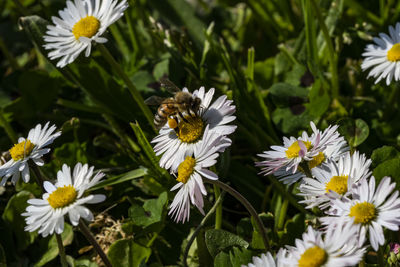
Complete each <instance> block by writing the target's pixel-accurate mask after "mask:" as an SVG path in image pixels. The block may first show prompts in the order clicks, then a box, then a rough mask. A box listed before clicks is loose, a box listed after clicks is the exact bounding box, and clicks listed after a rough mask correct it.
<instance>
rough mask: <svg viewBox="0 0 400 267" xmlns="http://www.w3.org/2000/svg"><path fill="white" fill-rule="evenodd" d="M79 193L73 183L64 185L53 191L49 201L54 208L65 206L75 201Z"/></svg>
mask: <svg viewBox="0 0 400 267" xmlns="http://www.w3.org/2000/svg"><path fill="white" fill-rule="evenodd" d="M77 195H78V193H77V192H76V190H75V188H74V187H73V186H72V185H64V186H63V187H59V188H57V189H56V190H55V191H53V193H51V194H50V196H49V198H48V199H47V201H48V202H49V204H50V206H51V207H52V208H53V209H58V208H64V207H67V206H69V205H70V204H72V203H74V202H75V200H76V196H77Z"/></svg>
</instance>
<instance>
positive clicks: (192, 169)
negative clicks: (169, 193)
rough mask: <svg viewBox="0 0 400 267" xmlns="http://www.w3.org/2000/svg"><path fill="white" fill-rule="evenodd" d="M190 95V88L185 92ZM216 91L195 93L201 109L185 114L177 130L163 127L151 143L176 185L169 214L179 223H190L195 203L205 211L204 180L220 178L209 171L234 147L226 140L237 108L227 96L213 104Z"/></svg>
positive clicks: (219, 98)
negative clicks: (191, 209)
mask: <svg viewBox="0 0 400 267" xmlns="http://www.w3.org/2000/svg"><path fill="white" fill-rule="evenodd" d="M183 91H184V92H188V89H187V88H184V89H183ZM213 96H214V88H211V89H210V90H208V91H207V92H206V91H205V89H204V87H201V88H200V89H199V90H195V91H194V92H193V93H192V97H193V98H197V97H198V98H200V99H201V107H200V109H199V110H198V111H197V112H195V113H196V114H195V115H193V114H187V113H183V114H182V115H183V117H182V118H179V123H178V127H176V128H174V129H172V128H170V127H169V125H168V123H167V124H166V125H164V126H163V127H162V128H161V129H160V132H159V135H158V136H156V137H155V138H154V139H153V140H152V143H154V151H155V153H156V155H158V156H159V155H162V156H161V158H160V162H159V163H160V166H161V167H162V168H165V169H167V170H169V171H170V173H172V174H173V175H174V176H175V177H176V180H177V182H178V183H177V184H176V185H175V186H174V187H173V188H172V189H171V190H177V189H179V191H178V192H177V193H176V195H175V198H174V200H173V201H172V203H171V205H170V211H169V215H171V216H172V217H173V218H174V219H175V221H177V222H183V223H184V222H185V221H187V220H189V215H190V206H191V204H193V205H194V206H196V207H197V208H198V209H199V211H200V212H201V213H202V214H204V211H203V206H204V202H203V196H205V195H207V191H206V189H205V186H204V182H203V178H205V179H206V180H207V179H210V180H217V179H218V176H217V174H216V173H214V172H213V171H211V170H209V169H208V168H210V167H212V166H214V165H215V164H216V163H217V158H218V156H219V153H221V152H223V151H224V150H225V149H226V148H227V147H229V146H230V145H231V140H230V139H229V138H228V137H227V136H228V135H229V134H231V133H233V132H234V131H235V129H236V126H235V125H229V124H228V123H230V122H232V121H233V120H235V118H236V117H235V116H233V113H234V112H235V110H236V107H235V106H234V105H233V101H232V100H228V99H227V97H226V95H222V96H220V97H218V98H217V99H216V100H215V101H214V102H212V98H213ZM190 113H192V112H190Z"/></svg>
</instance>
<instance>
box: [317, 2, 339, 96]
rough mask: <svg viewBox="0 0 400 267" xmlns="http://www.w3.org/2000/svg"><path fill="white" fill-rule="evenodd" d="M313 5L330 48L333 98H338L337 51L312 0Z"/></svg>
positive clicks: (319, 11)
mask: <svg viewBox="0 0 400 267" xmlns="http://www.w3.org/2000/svg"><path fill="white" fill-rule="evenodd" d="M311 4H312V6H313V8H314V10H315V12H314V13H315V15H316V16H317V19H318V22H319V25H320V27H321V30H322V34H323V36H324V38H325V42H326V45H327V47H328V58H329V66H330V71H331V75H332V77H331V82H332V97H333V98H338V96H339V76H338V72H337V59H336V55H335V49H334V48H333V43H332V40H331V37H330V36H329V31H328V28H327V27H326V24H325V20H324V18H323V17H322V13H321V10H320V8H319V6H318V5H317V3H316V2H315V0H311Z"/></svg>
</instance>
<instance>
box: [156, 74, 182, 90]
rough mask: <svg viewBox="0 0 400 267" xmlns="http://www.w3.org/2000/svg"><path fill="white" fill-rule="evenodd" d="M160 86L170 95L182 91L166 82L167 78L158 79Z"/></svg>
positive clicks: (168, 81) (171, 83)
mask: <svg viewBox="0 0 400 267" xmlns="http://www.w3.org/2000/svg"><path fill="white" fill-rule="evenodd" d="M160 83H161V86H162V87H164V88H165V89H166V90H167V91H168V92H170V93H176V92H180V91H182V90H181V89H180V88H179V87H178V86H176V85H175V84H174V83H173V82H171V81H170V80H168V78H165V77H161V78H160Z"/></svg>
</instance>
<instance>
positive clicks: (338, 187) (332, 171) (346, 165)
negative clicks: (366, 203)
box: [299, 151, 371, 209]
mask: <svg viewBox="0 0 400 267" xmlns="http://www.w3.org/2000/svg"><path fill="white" fill-rule="evenodd" d="M370 165H371V160H370V159H367V158H366V157H365V155H364V154H360V153H359V152H358V151H356V152H354V153H353V155H350V152H348V153H347V154H346V155H345V156H344V157H341V158H340V159H339V161H338V162H337V163H336V162H335V161H331V162H330V163H329V164H328V168H326V169H325V168H315V171H314V172H313V175H314V178H307V177H305V178H303V183H302V184H301V185H300V187H299V190H300V192H301V193H299V195H301V196H303V197H305V198H306V199H305V200H303V201H300V202H301V203H306V204H307V205H308V206H307V208H313V207H315V206H319V207H320V208H321V209H325V208H327V207H329V206H330V201H331V198H332V197H334V198H340V197H342V196H347V195H349V194H350V192H351V189H352V187H353V185H354V184H356V183H357V182H358V181H360V180H361V179H367V178H369V177H370V176H371V171H370V170H369V166H370Z"/></svg>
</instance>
